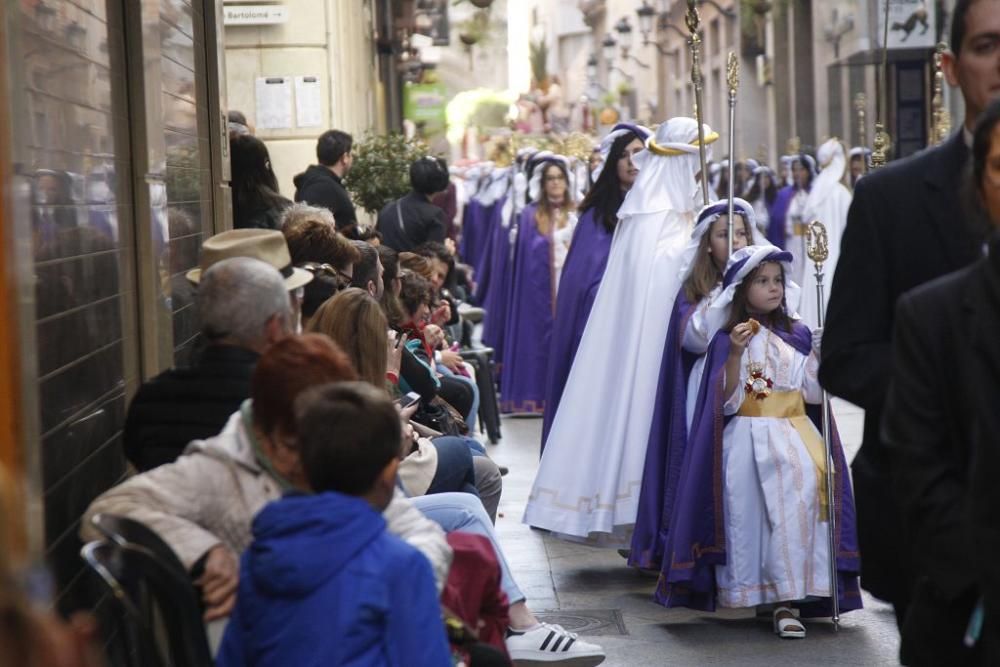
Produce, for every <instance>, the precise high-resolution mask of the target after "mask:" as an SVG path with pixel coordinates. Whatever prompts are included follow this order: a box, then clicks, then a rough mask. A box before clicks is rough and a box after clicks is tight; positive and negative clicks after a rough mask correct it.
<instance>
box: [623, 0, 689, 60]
mask: <svg viewBox="0 0 1000 667" xmlns="http://www.w3.org/2000/svg"><path fill="white" fill-rule="evenodd" d="M635 13H636V14H637V15H638V16H639V32H641V33H642V45H643V46H649V45H653V46H655V47H656V50H657V51H659V52H660V55H661V56H676V55H677V53H676V52H674V51H668V50H666V49H665V48H663V45H662V44H660V43H659V42H656V41H653V40H651V39H650V38H649V35H650V33H652V32H653V18H654V17H655V16H656V13H657V12H656V10H655V9H653V7H652V5H650V4H649V3H648V2H646V0H642V7H640V8H639V9H637V10H635ZM660 25H661V26H663V25H668V26H670V27H671V28H674V26H671V25H670V24H669V23H667V22H666V14H663V16H662V17H661V19H660ZM674 29H675V30H677V32H681V31H680V30H678V29H677V28H674ZM681 36H682V37H685V38H686V37H687V35H685V34H684V33H681Z"/></svg>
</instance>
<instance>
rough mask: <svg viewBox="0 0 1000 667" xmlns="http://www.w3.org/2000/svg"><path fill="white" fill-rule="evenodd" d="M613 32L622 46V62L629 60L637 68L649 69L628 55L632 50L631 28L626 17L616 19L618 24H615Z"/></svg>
mask: <svg viewBox="0 0 1000 667" xmlns="http://www.w3.org/2000/svg"><path fill="white" fill-rule="evenodd" d="M615 32H617V33H618V35H619V37H618V39H619V41H620V42H621V45H622V60H628V59H629V58H631V59H632V60H634V61H635V63H636V64H637V65H638V66H639V67H642V68H643V69H649V65H647V64H646V63H644V62H642V61H641V60H639V59H638V58H636V57H635V56H633V55H629V49H630V48H632V26H631V25H629V22H628V17H627V16H623V17H621V18H620V19H618V23H616V24H615Z"/></svg>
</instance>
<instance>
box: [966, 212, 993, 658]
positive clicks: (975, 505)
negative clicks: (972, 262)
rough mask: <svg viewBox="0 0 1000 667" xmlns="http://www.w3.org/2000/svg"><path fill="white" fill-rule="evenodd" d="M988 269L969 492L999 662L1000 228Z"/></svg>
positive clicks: (989, 629) (988, 644) (988, 648)
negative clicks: (998, 397) (999, 399)
mask: <svg viewBox="0 0 1000 667" xmlns="http://www.w3.org/2000/svg"><path fill="white" fill-rule="evenodd" d="M984 265H986V266H988V267H989V270H987V271H983V272H982V273H981V277H982V280H981V281H980V282H979V284H978V292H977V296H975V297H974V299H975V301H974V303H975V308H976V317H975V320H974V322H971V323H970V324H969V338H970V340H971V341H972V354H974V355H975V357H976V359H977V360H978V364H977V365H976V375H975V379H974V381H975V387H976V392H975V396H974V400H975V404H976V417H977V419H976V426H975V429H974V432H973V459H972V491H971V499H970V501H969V507H970V510H971V514H972V530H973V535H974V538H973V548H974V549H975V551H974V561H975V565H976V571H977V574H978V577H979V581H980V588H981V590H982V593H983V596H984V598H985V603H986V624H985V626H984V628H983V640H984V644H985V646H984V656H983V658H984V659H983V663H984V664H987V665H1000V558H997V554H1000V484H998V483H997V471H998V470H1000V436H998V434H1000V409H997V396H1000V344H998V336H997V332H1000V232H997V235H996V236H994V239H993V243H992V244H991V246H990V257H989V259H988V260H986V261H984Z"/></svg>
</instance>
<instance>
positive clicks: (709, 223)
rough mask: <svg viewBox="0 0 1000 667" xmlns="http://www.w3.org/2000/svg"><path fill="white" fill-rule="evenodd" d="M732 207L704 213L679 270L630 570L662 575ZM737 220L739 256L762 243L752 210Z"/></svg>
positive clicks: (738, 202)
mask: <svg viewBox="0 0 1000 667" xmlns="http://www.w3.org/2000/svg"><path fill="white" fill-rule="evenodd" d="M728 208H729V200H728V199H722V200H719V201H715V202H712V203H711V204H709V205H708V206H706V207H704V208H703V209H701V212H700V213H698V220H697V223H696V224H695V227H694V230H693V231H692V232H691V241H690V242H689V243H688V245H687V247H686V248H685V249H684V255H683V259H682V263H681V280H682V281H683V282H682V285H681V289H680V291H679V292H678V293H677V298H676V299H675V300H674V309H673V311H672V312H671V315H670V327H669V329H668V332H667V341H666V345H665V346H664V349H663V361H662V363H661V365H660V382H659V385H658V386H657V389H656V407H655V410H654V412H653V422H652V425H651V426H650V430H649V444H648V446H647V447H646V462H645V467H644V468H643V474H642V490H641V492H640V496H639V514H638V516H637V517H636V522H635V531H634V532H633V533H632V549H631V553H630V555H629V565H631V566H633V567H640V568H645V569H659V568H660V565H661V563H662V561H663V543H664V539H665V537H666V533H667V522H668V521H669V520H670V511H671V507H673V498H674V495H675V493H676V491H677V484H678V481H679V479H678V478H679V475H680V466H681V462H682V461H683V457H684V448H685V445H686V444H687V434H688V428H689V427H690V425H691V419H692V417H693V415H694V397H695V395H696V394H697V393H698V385H699V384H700V383H701V376H702V370H703V368H704V355H705V351H706V350H707V349H708V344H709V342H710V341H711V339H712V337H713V336H714V335H715V330H709V329H708V322H707V320H706V317H705V315H706V313H707V311H708V306H709V304H710V303H711V302H712V300H713V299H715V297H717V296H718V295H719V293H721V292H722V272H723V269H725V268H726V262H727V261H728V260H729V217H728V215H727V211H728ZM733 209H734V212H735V214H736V215H738V216H739V217H738V219H737V223H736V226H735V227H734V228H733V250H734V251H735V250H739V249H740V248H745V247H746V246H747V245H748V244H752V243H756V242H758V239H759V236H760V232H759V230H758V229H757V225H756V220H755V217H754V208H753V206H751V205H750V203H749V202H747V201H744V200H742V199H739V198H734V199H733Z"/></svg>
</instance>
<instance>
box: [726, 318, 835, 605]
mask: <svg viewBox="0 0 1000 667" xmlns="http://www.w3.org/2000/svg"><path fill="white" fill-rule="evenodd" d="M765 355H766V358H767V361H766V366H765V373H764V374H765V375H766V376H767V377H770V378H771V379H772V380H773V381H774V388H773V390H774V391H789V390H792V391H801V392H802V394H803V397H804V398H805V401H806V402H807V403H819V402H820V400H821V398H822V393H821V392H822V390H821V389H820V386H819V382H818V381H817V379H816V370H817V367H818V362H817V360H816V356H815V355H814V354H811V355H809V356H808V357H806V356H804V355H802V354H801V353H799V352H798V351H797V350H795V349H794V348H792V347H791V346H790V345H788V344H787V343H785V342H784V341H783V340H781V339H780V338H779V337H778V336H775V335H773V334H771V333H770V332H769V331H768V330H767V328H763V327H762V328H761V330H760V332H759V333H758V334H757V335H755V336H754V337H753V338H751V339H750V344H749V345H748V347H747V350H746V351H745V352H744V353H743V359H742V360H741V362H740V365H741V370H740V382H739V384H738V386H737V389H736V392H735V393H734V394H733V396H732V397H730V399H729V400H728V401H727V402H726V403H725V406H724V411H725V413H726V414H727V415H732V414H736V412H737V411H738V410H739V409H740V406H741V404H742V403H743V401H744V400H755V399H753V398H745V396H746V394H745V392H744V390H743V383H744V382H745V381H746V379H747V377H748V375H749V374H748V372H747V364H748V362H749V361H750V360H754V361H761V360H763V359H764V358H765ZM809 427H810V428H813V429H814V427H813V426H812V424H811V422H810V424H809ZM814 430H815V429H814ZM722 437H723V446H722V452H723V453H722V462H723V498H724V514H725V530H726V555H727V562H726V564H725V565H719V566H717V567H716V581H717V583H718V603H719V605H720V606H723V607H753V606H756V605H760V604H767V603H774V602H784V601H793V600H802V599H804V598H806V597H813V596H814V597H829V595H830V574H829V556H828V554H829V546H828V542H827V539H828V536H827V526H828V524H827V523H826V522H825V521H820V517H821V513H820V504H819V490H818V485H817V474H816V466H815V464H814V462H813V459H812V458H811V457H810V455H809V452H808V450H807V449H806V445H805V443H804V442H803V440H802V438H801V437H800V436H799V432H798V431H797V430H796V429H795V428H794V427H793V426H792V424H791V422H790V420H789V419H785V418H771V417H743V416H736V417H733V418H732V419H731V420H730V422H729V424H727V425H726V429H725V431H724V432H723V436H722Z"/></svg>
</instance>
